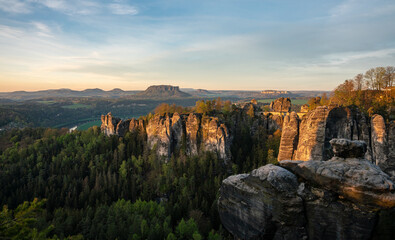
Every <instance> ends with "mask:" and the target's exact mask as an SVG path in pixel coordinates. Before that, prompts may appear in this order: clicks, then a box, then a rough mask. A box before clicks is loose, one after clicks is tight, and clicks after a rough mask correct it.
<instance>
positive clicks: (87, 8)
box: [30, 0, 102, 15]
mask: <svg viewBox="0 0 395 240" xmlns="http://www.w3.org/2000/svg"><path fill="white" fill-rule="evenodd" d="M30 1H31V2H34V3H38V4H41V5H43V6H45V7H47V8H49V9H52V10H54V11H57V12H61V13H63V14H67V15H74V14H78V15H91V14H95V13H98V12H100V9H101V7H102V6H101V5H100V4H99V3H97V2H94V1H87V0H30Z"/></svg>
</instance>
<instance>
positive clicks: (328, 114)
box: [278, 106, 372, 161]
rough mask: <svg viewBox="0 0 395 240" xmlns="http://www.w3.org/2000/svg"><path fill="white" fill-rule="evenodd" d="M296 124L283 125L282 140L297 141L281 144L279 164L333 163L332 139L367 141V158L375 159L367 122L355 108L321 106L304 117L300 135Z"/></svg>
mask: <svg viewBox="0 0 395 240" xmlns="http://www.w3.org/2000/svg"><path fill="white" fill-rule="evenodd" d="M295 122H297V120H293V121H287V122H286V123H284V126H283V128H284V131H283V132H282V138H283V137H284V138H285V139H287V138H288V137H289V136H294V138H296V139H297V140H294V141H292V142H290V141H282V142H281V144H280V153H279V158H278V160H279V161H281V160H302V161H308V160H327V159H330V158H331V157H332V156H333V153H332V151H331V146H330V144H329V141H330V140H331V139H333V138H346V139H350V140H363V141H365V142H366V143H368V145H367V152H366V155H365V157H366V159H368V160H371V159H372V151H371V147H370V131H369V125H368V121H367V119H366V118H365V117H364V116H363V115H362V114H361V112H360V111H359V110H358V109H356V108H345V107H337V106H319V107H317V108H316V109H314V110H312V111H310V112H308V113H307V114H306V115H304V116H303V117H302V119H301V120H300V122H299V129H298V131H296V130H295V126H296V123H295ZM296 132H298V135H297V136H295V133H296ZM287 136H288V137H287ZM295 142H297V145H295V144H294V143H295ZM284 151H285V153H284ZM290 152H293V154H292V155H290V154H289V153H290Z"/></svg>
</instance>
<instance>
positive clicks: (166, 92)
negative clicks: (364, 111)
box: [0, 85, 329, 102]
mask: <svg viewBox="0 0 395 240" xmlns="http://www.w3.org/2000/svg"><path fill="white" fill-rule="evenodd" d="M272 91H273V92H274V91H275V92H276V94H272V93H266V92H265V91H263V93H262V91H258V90H257V91H245V90H206V89H194V88H181V89H180V88H179V87H178V86H171V85H154V86H150V87H148V88H147V89H146V90H145V91H141V90H131V91H124V90H122V89H120V88H114V89H112V90H109V91H104V90H102V89H100V88H90V89H85V90H82V91H77V90H71V89H68V88H61V89H49V90H41V91H15V92H0V102H9V101H26V100H33V99H46V98H81V97H82V98H84V97H99V98H131V99H180V98H190V97H195V98H207V97H209V98H216V97H221V98H234V99H246V98H250V99H251V98H256V99H260V98H273V97H275V98H278V97H292V98H294V97H314V96H318V95H321V94H322V93H329V91H292V92H289V91H277V90H272Z"/></svg>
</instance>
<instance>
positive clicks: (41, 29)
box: [31, 22, 53, 37]
mask: <svg viewBox="0 0 395 240" xmlns="http://www.w3.org/2000/svg"><path fill="white" fill-rule="evenodd" d="M31 24H32V25H33V26H34V27H35V28H36V29H37V34H38V35H39V36H43V37H53V36H52V31H51V28H50V27H49V26H48V25H46V24H44V23H42V22H31Z"/></svg>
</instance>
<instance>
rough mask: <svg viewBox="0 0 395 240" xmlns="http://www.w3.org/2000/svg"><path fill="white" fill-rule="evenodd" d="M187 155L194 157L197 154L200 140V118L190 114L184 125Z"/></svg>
mask: <svg viewBox="0 0 395 240" xmlns="http://www.w3.org/2000/svg"><path fill="white" fill-rule="evenodd" d="M185 128H186V130H185V132H186V141H187V153H189V154H190V155H196V154H197V153H198V144H199V143H198V142H199V138H200V131H199V130H200V116H198V115H197V114H194V113H191V114H189V116H188V119H187V121H186V123H185Z"/></svg>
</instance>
